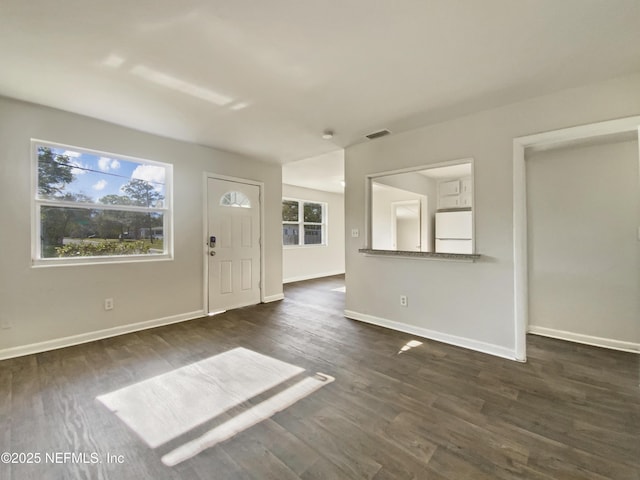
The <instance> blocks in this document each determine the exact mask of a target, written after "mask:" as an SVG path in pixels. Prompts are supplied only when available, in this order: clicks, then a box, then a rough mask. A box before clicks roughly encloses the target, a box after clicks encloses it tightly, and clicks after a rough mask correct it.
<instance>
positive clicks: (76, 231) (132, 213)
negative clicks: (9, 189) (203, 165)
mask: <svg viewBox="0 0 640 480" xmlns="http://www.w3.org/2000/svg"><path fill="white" fill-rule="evenodd" d="M32 144H33V157H34V164H35V168H34V171H35V175H36V179H35V192H34V199H35V201H34V205H35V208H34V222H33V223H34V225H33V241H32V244H33V247H32V250H33V263H34V264H36V265H43V264H65V265H68V264H74V263H93V262H105V261H107V262H109V261H111V262H112V261H123V260H129V261H130V260H133V259H135V260H149V259H159V258H169V257H170V252H171V248H170V240H171V238H172V235H171V230H170V226H171V197H170V195H171V177H172V166H171V165H168V164H165V163H159V162H152V161H149V160H141V159H135V158H130V157H125V156H121V155H111V154H107V153H103V152H97V151H93V150H86V149H80V148H76V147H69V146H64V145H58V144H53V143H47V142H40V141H33V142H32Z"/></svg>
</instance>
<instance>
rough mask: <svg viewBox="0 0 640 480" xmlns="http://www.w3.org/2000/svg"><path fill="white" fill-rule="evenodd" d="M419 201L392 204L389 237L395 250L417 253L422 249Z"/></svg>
mask: <svg viewBox="0 0 640 480" xmlns="http://www.w3.org/2000/svg"><path fill="white" fill-rule="evenodd" d="M421 219H422V214H421V208H420V200H405V201H401V202H393V203H392V208H391V236H392V242H393V246H394V249H395V250H401V251H405V252H419V251H421V248H422V234H421V232H422V222H421Z"/></svg>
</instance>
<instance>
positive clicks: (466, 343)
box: [344, 310, 519, 361]
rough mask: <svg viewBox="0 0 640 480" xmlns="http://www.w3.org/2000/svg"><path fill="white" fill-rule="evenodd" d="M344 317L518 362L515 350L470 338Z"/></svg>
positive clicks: (368, 318) (349, 313) (348, 314)
mask: <svg viewBox="0 0 640 480" xmlns="http://www.w3.org/2000/svg"><path fill="white" fill-rule="evenodd" d="M344 316H345V317H347V318H350V319H352V320H358V321H360V322H365V323H370V324H372V325H377V326H379V327H385V328H390V329H391V330H397V331H399V332H404V333H410V334H412V335H417V336H419V337H423V338H428V339H430V340H436V341H438V342H442V343H448V344H449V345H455V346H456V347H463V348H468V349H469V350H475V351H477V352H482V353H487V354H489V355H494V356H496V357H502V358H506V359H508V360H516V361H519V360H517V358H516V353H515V350H510V349H508V348H505V347H501V346H499V345H493V344H491V343H485V342H479V341H477V340H472V339H470V338H465V337H458V336H456V335H449V334H448V333H442V332H437V331H435V330H429V329H427V328H422V327H416V326H415V325H409V324H407V323H401V322H396V321H394V320H388V319H386V318H380V317H374V316H373V315H367V314H366V313H359V312H354V311H352V310H345V311H344Z"/></svg>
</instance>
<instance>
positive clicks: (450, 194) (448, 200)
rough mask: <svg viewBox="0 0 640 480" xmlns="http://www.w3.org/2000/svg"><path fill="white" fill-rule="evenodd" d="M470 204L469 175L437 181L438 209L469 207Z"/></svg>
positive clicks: (471, 200)
mask: <svg viewBox="0 0 640 480" xmlns="http://www.w3.org/2000/svg"><path fill="white" fill-rule="evenodd" d="M472 206H473V182H472V180H471V177H464V178H459V179H455V180H452V179H447V180H442V181H440V182H438V209H445V208H471V207H472Z"/></svg>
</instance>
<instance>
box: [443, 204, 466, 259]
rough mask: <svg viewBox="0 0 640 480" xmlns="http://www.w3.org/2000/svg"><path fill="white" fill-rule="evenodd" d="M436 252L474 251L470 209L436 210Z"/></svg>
mask: <svg viewBox="0 0 640 480" xmlns="http://www.w3.org/2000/svg"><path fill="white" fill-rule="evenodd" d="M436 253H473V215H472V212H471V211H470V210H464V211H456V212H436Z"/></svg>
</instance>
